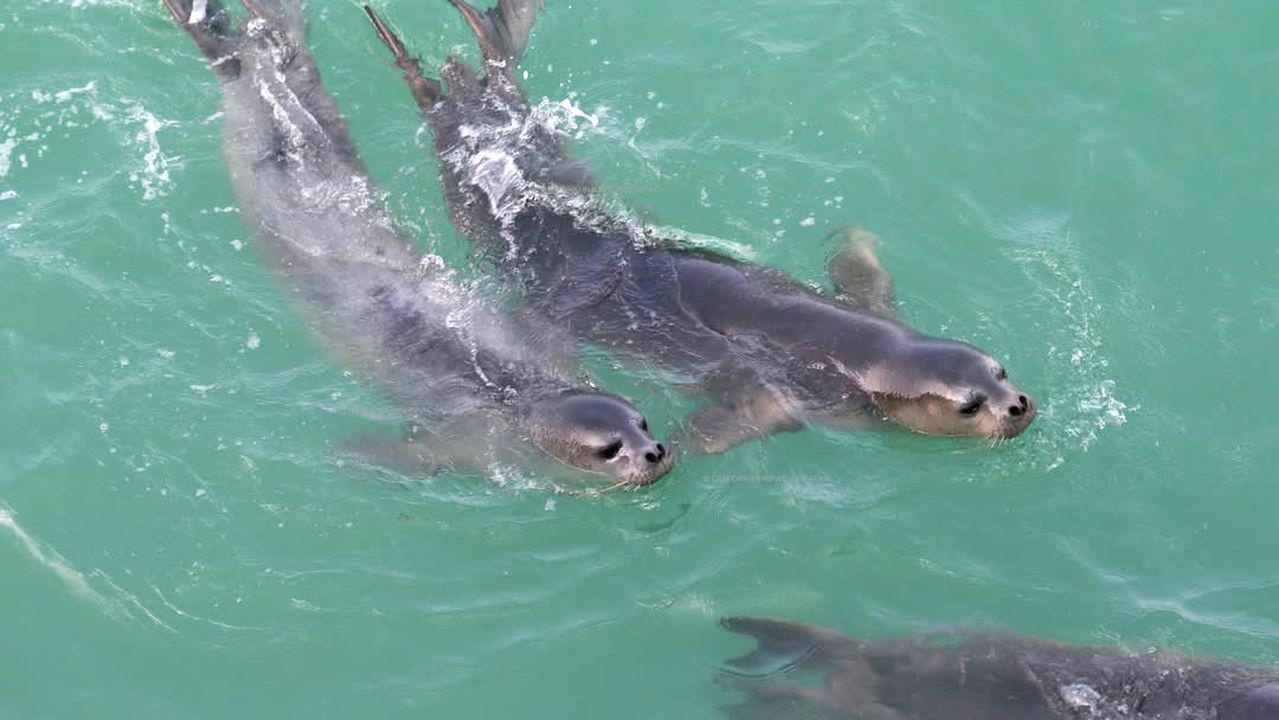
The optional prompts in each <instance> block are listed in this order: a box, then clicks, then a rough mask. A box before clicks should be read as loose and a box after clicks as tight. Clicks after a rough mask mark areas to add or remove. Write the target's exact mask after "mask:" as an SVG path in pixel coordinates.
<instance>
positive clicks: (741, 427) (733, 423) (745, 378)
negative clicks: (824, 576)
mask: <svg viewBox="0 0 1279 720" xmlns="http://www.w3.org/2000/svg"><path fill="white" fill-rule="evenodd" d="M450 1H451V2H452V4H453V5H454V6H455V7H456V8H457V9H458V10H459V11H460V12H461V13H462V16H463V18H464V19H465V20H466V22H467V24H468V25H469V26H470V27H471V29H472V30H473V31H474V33H475V35H476V37H477V39H478V42H479V45H480V49H481V53H482V55H483V62H484V65H483V71H484V72H483V74H482V75H477V74H476V73H475V72H474V71H472V70H471V69H470V68H468V67H467V66H466V65H465V64H464V63H463V62H462V61H460V60H459V59H457V58H456V57H449V58H448V59H447V61H446V62H445V64H444V67H443V69H442V71H441V78H442V80H443V84H441V82H440V81H437V80H435V79H433V78H429V77H426V76H424V75H423V74H422V72H421V68H420V66H419V63H418V61H417V60H416V59H415V58H413V57H412V56H410V55H409V53H408V51H407V50H406V49H405V47H404V45H403V43H402V42H401V41H400V39H399V38H398V37H397V36H396V34H395V33H394V32H393V31H392V30H391V28H390V27H389V26H388V25H387V24H386V23H385V22H384V21H383V20H382V18H381V17H380V16H378V14H377V13H376V12H375V11H374V10H373V9H372V8H370V7H368V6H365V12H366V13H367V14H368V16H369V18H370V20H371V21H372V23H373V25H374V27H375V29H376V31H377V33H378V36H379V38H381V40H382V41H383V43H384V44H385V45H386V46H387V47H388V48H389V49H390V50H391V52H392V54H393V55H394V57H395V60H396V64H397V65H398V66H399V68H400V69H401V70H402V71H403V72H404V76H405V80H406V82H407V84H408V87H409V89H410V92H411V93H412V95H413V97H414V99H415V100H416V101H417V103H418V106H419V108H420V109H421V111H422V113H423V117H424V118H425V119H426V120H427V122H428V123H429V125H430V127H431V129H432V132H433V134H434V138H435V151H436V154H437V155H438V157H439V159H440V167H441V180H442V182H443V185H444V193H445V198H446V200H447V201H448V204H449V207H450V211H451V214H452V216H453V221H454V223H455V224H456V225H457V227H458V228H459V230H460V231H461V232H462V234H464V235H466V236H467V237H469V238H470V239H471V241H472V242H473V243H474V244H475V245H476V247H477V248H478V249H480V250H481V252H482V253H483V254H484V255H485V256H487V257H488V258H489V259H490V260H491V261H492V262H493V263H494V264H495V265H496V266H497V268H498V269H499V271H500V272H501V273H502V274H503V275H504V276H505V277H506V279H507V280H508V281H510V282H512V283H514V284H515V285H517V286H518V287H520V288H521V289H522V291H523V293H524V295H525V297H526V298H527V301H528V303H529V306H530V308H531V310H532V311H534V312H535V313H536V314H537V315H539V316H541V317H543V318H545V319H547V320H548V321H550V322H552V323H555V324H557V325H558V326H563V327H568V328H570V329H571V331H572V333H573V334H574V335H576V336H577V338H579V339H581V340H584V341H587V342H592V343H597V344H601V345H604V346H607V347H610V348H612V349H614V350H617V351H619V352H623V353H627V354H630V355H634V356H638V357H640V358H643V359H645V360H650V361H654V362H657V363H660V364H662V365H665V366H667V367H670V368H676V369H679V370H682V371H686V372H689V373H690V374H692V375H694V376H695V377H698V378H699V380H700V386H701V388H702V389H703V390H704V391H705V392H706V393H707V394H709V395H710V396H711V397H712V403H711V404H710V405H709V406H707V407H706V408H704V409H702V410H701V411H699V412H698V413H697V414H695V415H694V416H693V417H692V418H691V419H690V421H689V426H690V431H691V433H692V435H693V437H694V439H695V440H696V442H697V447H698V448H699V449H701V450H702V451H705V452H720V451H723V450H727V449H728V448H730V447H732V446H734V445H736V444H738V443H740V442H744V441H746V440H750V439H752V438H758V437H763V436H766V435H768V434H770V433H774V432H781V431H790V430H795V429H798V428H799V427H801V426H802V425H803V424H804V423H806V422H812V421H817V422H823V423H827V424H832V425H838V426H854V425H866V424H874V422H875V421H878V420H885V421H889V422H891V423H893V424H896V425H898V426H901V427H905V428H908V429H910V430H914V431H917V432H922V433H928V434H935V435H967V436H977V437H985V438H991V439H1006V438H1011V437H1015V436H1016V435H1018V434H1020V433H1021V432H1022V431H1023V430H1025V429H1026V427H1027V426H1029V424H1030V423H1031V421H1032V420H1033V419H1034V417H1035V405H1034V403H1033V402H1032V401H1031V399H1030V397H1029V396H1028V395H1026V394H1025V393H1024V392H1022V391H1021V390H1020V389H1018V388H1017V387H1016V386H1015V385H1013V384H1012V382H1011V381H1009V379H1008V375H1007V373H1006V372H1005V370H1004V368H1003V366H1002V365H1001V364H1000V363H998V362H997V361H995V360H994V359H993V358H991V357H990V355H988V354H987V353H985V352H983V351H981V350H980V349H978V348H976V347H973V346H972V345H969V344H967V343H963V342H958V341H954V340H947V339H942V338H934V337H928V336H926V335H923V334H921V333H919V332H917V331H915V330H913V329H911V328H910V327H909V326H907V325H905V324H904V323H902V322H901V321H900V320H898V319H897V316H896V311H895V308H894V305H893V299H892V283H891V280H890V279H889V277H888V275H887V274H886V273H885V272H884V270H883V268H882V266H881V265H880V264H879V261H878V258H877V257H876V254H875V252H874V243H873V238H872V237H871V236H869V234H867V233H864V232H854V233H849V234H848V235H847V236H846V237H845V238H844V242H843V246H842V247H841V248H840V249H839V251H838V252H837V253H836V254H835V255H834V257H832V258H831V261H830V263H829V265H828V270H829V275H830V278H831V280H832V284H833V285H834V291H831V292H820V291H815V290H813V289H811V288H809V287H806V286H804V285H802V284H801V283H799V282H798V281H796V280H794V279H792V278H790V277H789V276H787V275H785V274H784V273H781V272H780V271H777V270H774V269H772V268H768V267H764V266H760V265H755V264H751V263H745V262H739V261H735V260H732V259H730V258H727V257H724V256H722V255H718V254H715V253H711V252H706V251H702V250H690V249H687V248H682V247H680V246H679V244H678V243H677V242H674V241H673V239H672V238H668V237H663V236H662V235H661V234H660V233H657V232H655V231H653V230H651V229H649V228H646V227H643V226H641V225H639V224H638V223H635V222H633V221H631V220H630V219H629V218H626V217H622V216H619V215H617V214H616V213H611V212H609V211H608V210H607V209H605V208H602V207H601V204H600V203H598V202H597V201H596V200H595V198H594V195H595V188H594V186H593V184H592V182H591V178H590V173H589V172H587V171H586V170H585V169H584V168H582V167H581V166H580V165H579V164H578V163H576V162H575V161H573V160H572V159H570V158H569V157H568V156H567V153H566V152H565V150H564V147H563V143H562V138H561V137H560V136H559V135H558V134H557V133H556V132H555V131H554V130H553V129H551V128H549V127H548V126H547V124H546V123H544V122H541V121H540V119H539V118H538V117H537V116H536V110H537V108H535V107H532V106H530V104H529V103H528V101H527V98H526V97H525V95H524V92H523V90H522V89H521V88H520V86H519V84H518V83H517V82H516V81H515V79H514V74H513V70H514V68H515V64H516V61H517V59H518V57H519V55H520V54H521V53H522V51H523V49H524V46H525V44H526V43H527V40H528V36H529V32H530V30H531V28H532V24H533V18H534V10H535V7H534V2H533V0H499V2H498V4H497V6H496V7H494V8H492V9H490V10H487V11H479V10H476V9H475V8H473V7H471V6H470V5H468V4H467V3H466V2H464V0H450Z"/></svg>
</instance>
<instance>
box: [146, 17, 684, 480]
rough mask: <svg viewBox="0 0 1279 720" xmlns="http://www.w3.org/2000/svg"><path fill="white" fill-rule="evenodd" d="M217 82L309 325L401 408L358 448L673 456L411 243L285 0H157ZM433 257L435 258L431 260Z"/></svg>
mask: <svg viewBox="0 0 1279 720" xmlns="http://www.w3.org/2000/svg"><path fill="white" fill-rule="evenodd" d="M164 2H165V4H166V5H167V6H168V8H169V10H170V12H171V13H172V14H173V17H174V19H175V20H176V21H177V22H178V24H179V25H181V26H182V27H183V28H184V29H185V30H186V31H187V32H188V33H189V34H190V35H191V37H192V38H193V39H194V40H195V42H196V44H197V45H198V46H199V48H200V50H201V51H203V53H204V54H205V56H206V57H207V58H208V59H209V60H210V64H211V66H212V67H213V69H214V70H215V72H216V73H217V76H218V78H219V80H220V85H221V90H222V99H223V115H224V123H225V155H226V160H227V164H228V165H229V168H230V171H231V178H232V181H233V185H234V187H235V191H236V195H237V198H238V202H239V207H240V212H241V215H242V216H243V217H244V219H245V221H246V223H247V225H248V226H249V228H251V229H252V230H254V231H255V232H256V234H257V236H258V237H259V238H260V243H259V244H260V249H261V250H262V251H263V255H264V256H265V257H266V258H267V259H268V260H269V261H270V264H271V265H272V267H273V269H274V270H275V271H276V272H277V274H279V275H280V276H281V279H282V280H283V281H284V282H285V284H286V285H287V287H288V288H289V289H290V290H292V291H293V292H294V293H296V294H297V296H298V297H300V298H301V299H302V303H301V305H302V307H303V309H304V310H306V311H308V313H309V316H310V320H311V324H312V325H313V326H314V327H315V328H316V329H317V330H318V331H319V332H320V333H321V334H322V335H323V336H324V337H325V338H326V339H327V340H328V341H329V342H330V343H331V344H332V345H333V347H334V349H335V350H336V352H338V353H339V355H340V356H342V357H343V358H344V359H346V360H348V361H350V362H352V363H353V364H354V365H356V366H357V367H359V368H360V369H361V370H362V371H363V372H364V373H365V374H366V375H368V376H369V377H370V378H371V379H373V380H374V381H375V382H376V383H378V384H379V385H380V386H381V387H382V388H383V389H384V390H385V391H386V393H387V394H388V395H390V396H391V398H393V399H394V400H396V401H398V403H399V404H400V405H401V406H403V407H404V408H405V409H406V410H407V412H408V415H409V417H410V418H411V420H412V422H413V425H412V428H413V430H412V431H411V432H410V433H409V434H408V436H406V437H405V438H404V439H403V440H399V441H394V440H389V439H382V440H375V439H365V441H363V442H361V443H359V445H360V447H361V449H363V450H365V451H368V452H374V453H376V454H377V455H378V458H376V459H378V460H387V461H388V462H393V463H396V464H397V465H398V466H399V467H400V468H401V469H411V470H414V471H421V470H426V471H431V470H438V469H440V468H443V467H449V466H460V465H462V466H464V465H476V464H486V461H488V460H491V459H493V458H494V456H496V457H497V458H499V459H501V458H505V457H506V455H508V454H510V453H512V452H514V453H516V454H522V453H521V448H527V449H530V450H534V449H536V450H535V452H536V451H540V452H541V453H545V454H546V455H549V456H550V457H552V458H554V459H556V460H558V461H560V462H562V463H564V464H566V465H569V466H571V467H573V468H577V469H579V470H584V471H586V472H588V473H591V474H598V475H604V476H608V477H611V478H613V480H614V481H615V482H616V483H617V484H627V485H635V484H645V483H649V482H652V481H654V480H656V479H657V478H659V477H661V476H662V475H663V474H664V473H665V472H666V471H667V470H668V469H669V468H670V467H671V463H672V458H671V456H670V455H669V454H668V453H667V452H666V449H665V448H664V447H663V446H662V445H661V444H660V443H658V442H657V441H656V440H655V439H654V438H653V436H652V435H651V434H650V433H649V430H648V424H647V422H646V421H645V419H644V417H643V416H642V415H640V413H639V412H638V411H636V410H635V408H633V407H632V406H631V405H630V404H629V403H627V402H625V401H624V400H622V399H621V398H618V397H616V396H614V395H610V394H607V393H602V392H598V391H596V390H594V389H591V388H589V387H584V386H582V385H581V383H580V382H578V381H576V380H575V379H574V378H573V373H572V368H571V367H565V365H567V364H568V363H567V362H566V361H565V358H563V357H561V356H560V355H558V354H557V353H556V351H555V348H553V347H550V346H549V345H548V344H543V345H541V346H537V344H536V343H533V342H532V340H533V339H534V338H535V337H537V336H538V335H539V334H540V333H539V331H537V329H536V328H529V327H525V326H522V325H521V324H519V323H517V322H516V321H515V320H513V319H512V318H510V317H506V316H503V315H500V314H498V313H496V312H494V311H493V310H492V309H490V308H489V307H488V306H486V305H485V304H484V303H483V302H482V300H481V299H480V298H479V296H478V295H477V294H476V293H474V292H473V291H472V289H471V288H469V287H468V286H465V285H463V284H461V283H459V282H457V281H456V280H454V279H453V278H452V276H451V275H450V274H449V273H448V272H447V270H446V269H445V268H444V267H443V266H442V263H439V262H433V261H432V259H431V258H427V257H424V256H423V255H421V254H420V253H419V252H418V251H416V250H415V249H414V247H413V243H412V242H411V241H410V240H409V239H408V238H407V237H406V236H405V235H403V234H402V233H401V232H400V230H399V229H398V228H397V227H396V225H395V223H394V222H393V220H392V219H391V218H390V217H389V215H388V214H387V213H386V211H385V209H384V208H383V207H382V204H381V202H380V201H379V199H378V198H377V197H376V196H375V195H374V193H373V191H372V189H371V187H370V182H369V178H368V176H367V174H366V172H365V170H364V167H363V164H362V163H361V162H360V159H359V157H358V155H357V153H356V149H355V144H354V142H353V141H352V139H351V137H350V134H349V131H348V129H347V126H346V123H345V121H344V120H343V119H342V117H341V115H340V113H339V112H338V108H337V105H336V103H335V102H334V100H333V98H332V97H331V96H330V95H329V94H328V93H327V92H326V91H325V89H324V87H323V85H322V84H321V82H320V77H319V72H318V70H317V68H316V65H315V62H314V60H313V59H312V57H311V54H310V52H309V49H308V48H307V45H306V37H305V29H304V21H303V18H302V14H301V10H300V7H299V6H298V4H297V3H295V2H291V1H288V0H281V1H279V2H276V1H268V0H252V1H250V0H244V4H245V6H246V8H248V10H249V11H250V13H251V15H252V18H251V19H250V20H249V21H248V23H247V24H245V25H244V28H243V30H242V31H234V30H232V29H231V27H230V25H229V20H228V16H227V12H226V11H225V9H224V8H222V7H221V6H219V5H217V3H216V2H215V0H207V2H202V3H201V5H200V8H201V10H202V11H203V12H197V13H194V14H193V13H192V7H191V4H190V2H189V0H164ZM435 260H438V259H435Z"/></svg>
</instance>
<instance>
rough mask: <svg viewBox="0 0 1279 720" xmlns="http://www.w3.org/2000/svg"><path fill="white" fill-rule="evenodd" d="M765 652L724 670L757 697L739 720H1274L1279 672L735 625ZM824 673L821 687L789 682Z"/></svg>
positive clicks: (1157, 657) (727, 621)
mask: <svg viewBox="0 0 1279 720" xmlns="http://www.w3.org/2000/svg"><path fill="white" fill-rule="evenodd" d="M720 625H721V626H722V627H723V628H724V629H726V630H729V631H730V632H735V633H740V634H743V635H749V636H751V637H753V638H755V640H756V642H757V646H756V648H755V649H754V650H752V651H751V652H749V653H747V654H746V655H743V656H741V657H738V658H734V659H732V660H728V661H727V662H725V663H724V666H723V672H722V674H721V680H722V681H723V684H724V685H726V686H728V687H730V688H735V689H738V690H741V691H743V692H745V693H746V696H747V699H746V700H745V701H744V702H742V703H739V704H737V705H733V706H731V707H729V708H726V711H727V714H728V716H729V717H731V718H740V719H741V720H748V719H751V718H770V719H774V720H786V719H787V718H796V720H798V719H799V718H817V717H821V718H859V719H867V720H872V719H873V720H940V719H941V718H946V719H947V720H951V719H955V720H958V719H961V718H974V719H975V718H980V719H981V720H1073V719H1075V718H1108V719H1109V718H1114V719H1116V720H1118V719H1120V718H1126V719H1127V720H1273V718H1277V717H1279V669H1277V668H1259V667H1251V666H1247V665H1241V664H1237V663H1230V662H1221V661H1208V660H1194V659H1191V658H1187V657H1185V656H1183V655H1179V654H1177V653H1173V652H1154V653H1143V654H1140V655H1135V654H1131V653H1126V652H1122V651H1120V650H1118V649H1115V648H1105V647H1084V646H1077V645H1065V644H1062V643H1056V642H1050V641H1046V640H1039V639H1036V638H1031V637H1025V636H1020V635H1013V634H1008V633H968V632H962V631H952V632H945V633H933V634H926V635H919V636H911V637H905V638H892V639H887V640H876V641H873V642H864V641H861V640H858V639H856V638H851V637H848V636H846V635H841V634H840V633H838V632H835V631H833V630H827V629H825V628H819V627H813V626H811V625H804V624H801V623H795V622H790V621H786V620H776V619H772V618H758V617H730V618H724V619H723V620H721V621H720ZM806 672H817V673H822V674H823V675H824V681H823V682H821V683H818V684H816V685H812V684H804V685H800V684H797V683H791V682H782V678H781V677H779V676H781V675H782V674H783V673H785V675H786V679H798V678H796V676H797V675H800V674H801V673H806Z"/></svg>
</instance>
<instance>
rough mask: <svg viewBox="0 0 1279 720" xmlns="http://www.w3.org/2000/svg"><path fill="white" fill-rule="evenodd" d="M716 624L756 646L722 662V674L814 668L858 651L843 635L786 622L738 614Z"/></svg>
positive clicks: (857, 644)
mask: <svg viewBox="0 0 1279 720" xmlns="http://www.w3.org/2000/svg"><path fill="white" fill-rule="evenodd" d="M719 625H720V627H722V628H724V629H725V630H727V631H729V632H734V633H738V634H739V635H749V636H751V637H753V638H755V640H756V642H757V643H758V645H757V646H756V648H755V649H754V650H752V651H750V652H749V653H747V654H745V655H742V656H740V657H735V658H733V659H731V660H726V661H725V662H724V670H725V672H728V673H731V674H733V675H739V676H744V677H767V676H769V675H775V674H777V673H779V672H782V671H785V670H789V669H791V668H803V667H814V666H818V665H821V664H823V663H828V662H830V661H831V660H832V659H833V658H843V657H850V656H852V655H853V654H854V653H855V652H857V651H858V650H860V649H861V648H862V644H861V643H860V642H858V641H857V640H855V639H853V638H850V637H848V636H847V635H841V634H840V633H837V632H835V631H833V630H827V629H825V628H820V627H816V626H814V625H805V624H804V623H797V622H791V621H789V620H777V619H775V618H767V617H748V616H744V615H739V616H736V617H726V618H720V621H719ZM779 663H780V665H779Z"/></svg>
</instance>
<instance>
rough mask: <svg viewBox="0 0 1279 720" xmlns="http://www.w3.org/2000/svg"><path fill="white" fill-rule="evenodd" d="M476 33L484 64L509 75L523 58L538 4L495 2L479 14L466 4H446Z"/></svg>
mask: <svg viewBox="0 0 1279 720" xmlns="http://www.w3.org/2000/svg"><path fill="white" fill-rule="evenodd" d="M449 2H451V3H453V7H455V8H457V10H458V12H460V13H461V14H462V18H463V19H464V20H466V24H467V25H469V26H470V27H471V31H472V32H474V33H475V40H476V42H477V43H479V46H480V52H481V53H482V54H483V55H484V61H485V64H487V65H490V66H493V65H496V66H498V67H501V68H505V70H506V72H507V73H509V72H510V67H511V66H512V65H513V64H514V63H515V61H517V60H519V58H520V55H522V54H524V48H525V47H527V46H528V38H529V34H530V33H531V32H532V30H533V23H534V22H535V21H536V20H537V9H536V5H537V4H538V3H537V0H498V2H497V5H496V6H495V7H491V8H489V9H488V10H485V11H483V12H480V11H479V10H476V9H475V8H474V7H472V6H471V5H470V4H469V3H467V2H466V0H449Z"/></svg>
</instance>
